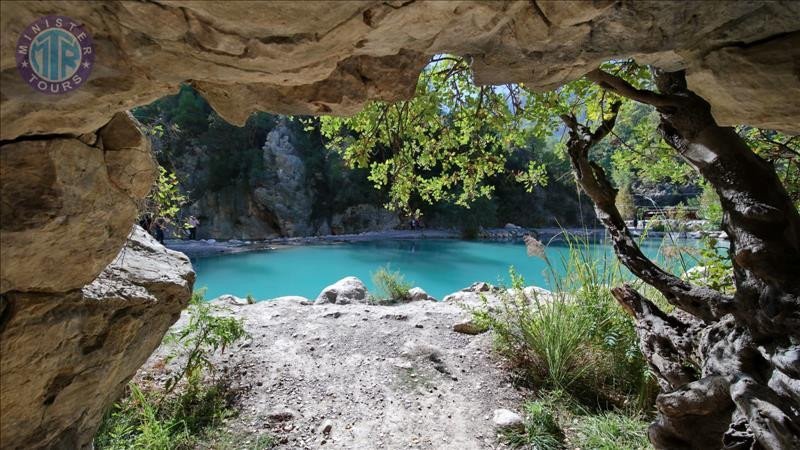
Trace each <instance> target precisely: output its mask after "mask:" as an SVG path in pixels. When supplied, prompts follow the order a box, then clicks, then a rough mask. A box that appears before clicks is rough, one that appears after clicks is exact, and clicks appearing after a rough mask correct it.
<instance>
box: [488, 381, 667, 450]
mask: <svg viewBox="0 0 800 450" xmlns="http://www.w3.org/2000/svg"><path fill="white" fill-rule="evenodd" d="M523 413H524V416H525V428H524V430H513V431H508V432H505V433H503V435H502V438H503V440H504V441H505V443H506V444H508V445H509V446H510V447H512V448H529V449H537V450H538V449H554V450H555V449H565V448H581V449H592V450H594V449H602V450H617V449H625V450H640V449H642V450H644V449H651V448H652V447H651V446H650V444H649V442H648V440H647V432H646V430H647V426H648V421H647V419H646V418H645V417H643V416H642V415H641V414H639V413H637V412H635V411H630V410H617V411H593V410H590V409H586V408H585V407H583V406H581V405H580V404H579V403H576V401H575V399H574V398H572V397H570V396H569V395H568V394H566V393H564V392H563V391H557V390H556V391H539V392H538V393H537V399H535V400H530V401H527V402H525V404H524V406H523Z"/></svg>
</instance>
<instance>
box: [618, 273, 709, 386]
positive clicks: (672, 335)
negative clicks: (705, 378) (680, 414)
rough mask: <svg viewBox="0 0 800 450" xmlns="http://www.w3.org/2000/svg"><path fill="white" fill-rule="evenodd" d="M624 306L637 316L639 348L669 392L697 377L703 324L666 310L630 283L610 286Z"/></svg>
mask: <svg viewBox="0 0 800 450" xmlns="http://www.w3.org/2000/svg"><path fill="white" fill-rule="evenodd" d="M611 294H612V295H613V296H614V298H615V299H617V301H618V302H619V303H620V305H622V307H623V309H625V311H627V312H628V314H630V315H631V316H633V318H634V319H636V334H637V336H638V337H639V348H640V349H641V351H642V354H643V355H644V356H645V358H646V359H647V362H648V364H649V365H650V368H651V369H653V372H654V373H655V374H656V376H657V378H658V382H659V385H661V389H662V390H664V391H666V392H668V391H671V390H674V389H677V388H678V387H680V386H682V385H684V384H686V383H691V382H692V381H695V380H697V374H698V372H699V367H700V366H701V365H702V361H697V360H696V358H695V350H696V348H695V346H696V341H697V339H696V336H697V335H698V333H699V332H700V331H701V329H702V327H703V324H702V323H701V322H700V321H698V320H697V319H694V318H693V317H689V316H688V314H681V315H673V314H667V313H665V312H663V311H661V309H659V308H658V306H656V305H655V304H654V303H653V302H651V301H650V300H648V299H646V298H644V297H643V296H642V295H641V294H639V293H638V292H637V291H636V290H635V289H633V288H632V287H631V286H630V285H628V284H625V285H622V286H619V287H615V288H613V289H611Z"/></svg>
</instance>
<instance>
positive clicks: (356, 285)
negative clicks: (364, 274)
mask: <svg viewBox="0 0 800 450" xmlns="http://www.w3.org/2000/svg"><path fill="white" fill-rule="evenodd" d="M366 302H367V287H366V286H365V285H364V283H363V282H362V281H361V280H359V279H358V278H356V277H347V278H342V279H341V280H339V281H337V282H336V283H334V284H332V285H330V286H328V287H326V288H325V289H323V290H322V292H320V294H319V296H317V300H316V303H317V304H318V305H321V304H326V303H334V304H337V305H346V304H349V303H366Z"/></svg>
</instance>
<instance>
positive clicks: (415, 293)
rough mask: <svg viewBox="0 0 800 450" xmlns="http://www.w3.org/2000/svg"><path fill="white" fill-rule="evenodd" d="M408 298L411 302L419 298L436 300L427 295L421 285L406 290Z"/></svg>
mask: <svg viewBox="0 0 800 450" xmlns="http://www.w3.org/2000/svg"><path fill="white" fill-rule="evenodd" d="M408 300H409V301H412V302H416V301H420V300H430V301H434V302H435V301H436V299H435V298H433V297H431V296H430V295H428V293H427V292H425V291H424V290H423V289H422V288H421V287H413V288H411V289H409V290H408Z"/></svg>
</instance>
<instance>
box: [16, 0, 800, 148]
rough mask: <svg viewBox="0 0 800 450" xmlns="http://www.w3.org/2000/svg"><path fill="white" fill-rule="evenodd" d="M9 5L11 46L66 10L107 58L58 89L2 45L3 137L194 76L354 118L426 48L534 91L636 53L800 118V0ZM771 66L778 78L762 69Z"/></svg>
mask: <svg viewBox="0 0 800 450" xmlns="http://www.w3.org/2000/svg"><path fill="white" fill-rule="evenodd" d="M0 8H2V9H1V10H0V17H2V19H1V20H2V35H3V42H6V43H11V42H15V41H16V39H17V37H18V36H19V34H20V32H21V31H22V30H23V29H24V27H25V26H27V25H28V24H29V23H31V22H33V21H34V20H35V19H36V18H38V17H40V16H42V15H44V14H52V13H55V12H64V11H66V10H68V14H69V15H70V17H72V18H74V19H76V20H77V21H80V22H82V23H84V24H85V26H86V28H87V29H88V30H89V31H90V32H91V33H92V35H93V39H94V43H95V54H96V59H95V68H94V70H93V72H92V76H91V79H90V80H89V82H88V83H86V84H85V85H84V86H82V87H81V88H80V89H77V90H76V91H74V92H73V93H71V94H70V95H68V96H59V97H54V96H44V95H41V94H39V93H37V92H34V91H33V90H32V89H30V88H29V87H28V86H27V85H26V84H25V82H24V81H23V80H22V79H21V78H20V77H19V75H18V74H17V73H16V70H15V69H14V66H15V60H14V52H12V51H6V52H3V54H2V57H1V58H0V69H2V72H1V73H2V83H0V98H1V99H2V105H1V106H2V108H0V111H1V112H0V118H2V122H3V127H2V131H1V132H0V139H2V140H4V141H8V140H13V139H15V138H17V137H19V136H25V135H52V134H72V135H81V134H86V133H91V132H93V131H95V130H97V129H98V128H100V127H101V126H102V125H103V124H104V123H106V122H108V120H109V119H110V118H111V116H112V115H113V114H114V113H115V112H119V111H125V110H129V109H131V108H132V107H135V106H138V105H143V104H147V103H150V102H152V101H153V100H155V99H157V98H160V97H162V96H164V95H166V94H170V93H174V92H175V91H176V90H177V88H178V86H179V85H180V83H182V82H186V81H188V80H191V83H192V84H193V86H194V87H195V88H196V89H198V90H199V91H200V92H202V93H203V95H204V96H205V97H206V98H207V99H208V100H209V102H210V103H211V105H212V106H213V107H214V108H215V109H216V110H217V112H219V113H220V114H221V115H222V116H223V117H225V118H226V119H228V120H231V121H233V122H235V123H237V124H243V123H244V121H245V120H246V118H247V116H248V115H249V114H250V113H251V112H253V111H257V110H266V111H272V112H278V113H286V114H326V113H333V114H353V113H355V112H357V111H358V110H359V109H360V108H361V107H362V106H363V105H364V104H365V103H366V102H367V101H369V100H372V99H383V100H398V99H401V98H407V97H409V96H411V95H412V94H413V92H414V87H415V86H416V81H417V78H418V74H419V72H420V70H421V69H422V68H423V66H424V65H425V63H426V61H427V60H428V58H429V57H430V56H431V55H436V54H442V53H454V54H459V55H464V56H470V57H471V59H472V68H473V71H474V72H475V79H476V80H477V81H478V82H479V83H505V82H524V83H526V84H527V85H528V87H530V88H532V89H549V88H553V87H555V86H557V85H558V84H561V83H564V82H566V81H570V80H574V79H576V78H579V77H580V76H581V75H583V74H584V73H586V72H588V71H589V70H591V69H593V68H594V67H596V66H597V64H598V63H600V62H602V61H606V60H609V59H619V58H624V57H635V58H637V59H638V60H639V61H640V62H643V63H647V64H651V63H656V64H659V65H661V66H662V67H665V68H668V69H671V70H674V69H679V68H686V69H688V71H689V73H690V74H693V73H695V74H698V77H695V78H692V77H690V80H689V81H690V87H692V88H695V87H696V88H697V89H698V90H699V91H700V92H701V93H702V94H705V95H707V96H709V100H710V103H711V104H712V107H713V110H714V112H715V114H717V118H718V119H719V120H720V121H721V122H722V123H748V124H750V125H756V126H767V127H770V126H771V127H776V128H782V129H790V130H794V131H798V123H800V120H798V117H800V101H798V100H797V97H796V96H794V98H792V97H791V96H789V95H788V94H787V95H785V96H784V97H782V98H779V99H778V100H779V102H778V103H779V106H778V107H775V106H776V104H775V99H776V98H775V95H779V94H780V93H788V92H792V91H795V90H796V89H797V86H798V85H800V80H798V79H797V77H796V69H793V68H792V67H793V66H792V64H791V63H790V62H791V61H792V60H796V59H797V52H798V50H797V48H798V47H797V46H796V45H791V42H792V39H796V36H795V37H793V35H792V34H791V33H793V32H796V31H797V30H798V28H800V25H799V24H800V5H798V3H797V2H793V1H775V2H760V1H735V2H734V1H732V2H724V4H722V5H720V4H719V3H718V2H683V3H680V4H676V3H674V2H612V1H606V0H603V1H593V2H577V1H537V2H521V1H520V2H499V1H498V2H467V1H463V2H462V1H459V2H404V3H402V4H401V3H397V2H372V1H371V2H299V3H290V2H287V3H282V4H281V5H280V6H279V7H271V8H254V7H253V6H252V5H250V4H246V3H240V4H236V3H234V4H227V3H225V4H222V3H219V4H217V3H213V2H190V3H187V2H183V1H172V0H169V1H161V2H158V3H151V2H125V1H114V2H102V3H100V2H73V3H70V4H69V7H68V8H66V9H65V7H64V6H63V4H61V3H58V2H2V4H1V5H0ZM762 43H763V44H762ZM762 45H764V46H763V47H762ZM751 46H752V47H753V49H752V51H750V52H748V51H747V47H751ZM770 48H784V49H785V52H784V53H783V54H780V53H775V52H772V51H770V50H769V49H770ZM737 49H743V51H742V52H739V51H738V50H737ZM745 53H748V54H745ZM742 63H744V65H741V64H742ZM765 71H769V76H761V74H763V73H765ZM723 73H727V74H730V75H725V76H720V75H719V74H723ZM737 79H738V80H741V82H737ZM718 87H723V88H729V92H725V93H720V92H719V91H718V90H717V88H718ZM712 89H713V90H712ZM718 95H719V97H718ZM718 99H719V100H718ZM753 113H755V114H753Z"/></svg>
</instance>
